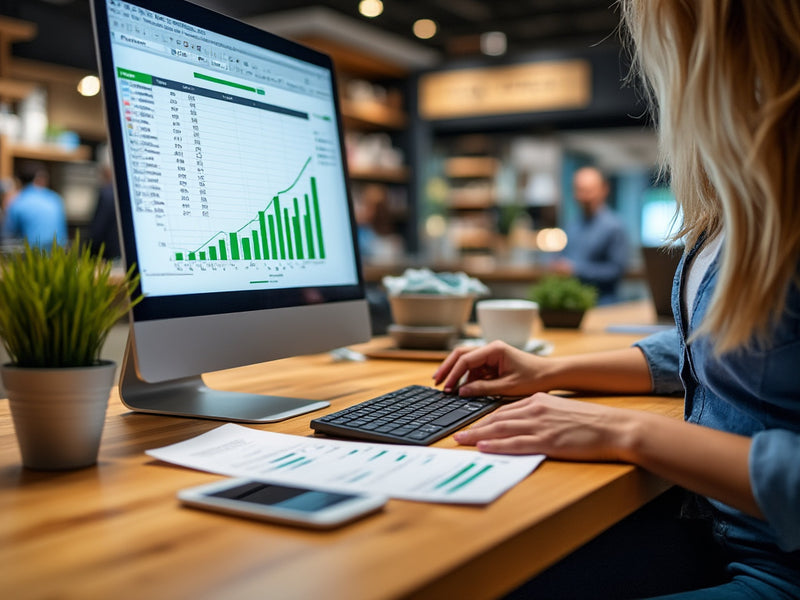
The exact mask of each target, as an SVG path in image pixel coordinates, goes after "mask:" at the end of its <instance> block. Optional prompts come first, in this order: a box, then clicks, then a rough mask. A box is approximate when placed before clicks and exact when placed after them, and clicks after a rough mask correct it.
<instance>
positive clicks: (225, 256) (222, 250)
mask: <svg viewBox="0 0 800 600" xmlns="http://www.w3.org/2000/svg"><path fill="white" fill-rule="evenodd" d="M219 257H220V258H221V259H222V260H228V248H227V247H226V246H225V240H220V241H219Z"/></svg>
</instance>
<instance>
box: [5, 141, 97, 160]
mask: <svg viewBox="0 0 800 600" xmlns="http://www.w3.org/2000/svg"><path fill="white" fill-rule="evenodd" d="M9 152H10V153H11V154H12V155H13V156H14V157H15V158H25V159H30V160H42V161H57V162H84V161H88V160H91V158H92V152H91V148H89V147H88V146H79V147H77V148H75V149H67V148H64V147H62V146H59V145H58V144H37V145H35V146H31V145H27V144H19V143H12V144H9Z"/></svg>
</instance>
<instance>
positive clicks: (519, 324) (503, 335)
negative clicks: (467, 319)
mask: <svg viewBox="0 0 800 600" xmlns="http://www.w3.org/2000/svg"><path fill="white" fill-rule="evenodd" d="M475 311H476V313H477V315H478V325H480V328H481V335H482V336H483V339H484V340H486V342H491V341H494V340H502V341H504V342H506V343H507V344H510V345H511V346H515V347H517V348H524V347H525V345H526V344H527V343H528V340H529V339H530V337H531V335H532V334H533V328H534V325H535V324H536V319H537V317H538V315H539V305H538V304H536V302H531V301H529V300H514V299H509V300H481V301H480V302H478V303H477V304H476V305H475Z"/></svg>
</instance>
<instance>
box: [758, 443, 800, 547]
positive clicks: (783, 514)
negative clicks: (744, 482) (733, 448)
mask: <svg viewBox="0 0 800 600" xmlns="http://www.w3.org/2000/svg"><path fill="white" fill-rule="evenodd" d="M750 485H751V486H752V487H753V495H754V496H755V499H756V502H757V503H758V506H759V508H760V509H761V512H762V513H763V515H764V518H765V519H766V520H767V522H768V523H769V524H770V525H771V526H772V528H773V529H774V530H775V533H776V536H777V539H778V545H779V546H780V547H781V549H782V550H785V551H787V552H788V551H793V550H798V549H800V434H797V433H793V432H791V431H786V430H783V429H768V430H766V431H760V432H758V433H757V434H755V435H754V436H753V441H752V444H751V446H750Z"/></svg>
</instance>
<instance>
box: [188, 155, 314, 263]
mask: <svg viewBox="0 0 800 600" xmlns="http://www.w3.org/2000/svg"><path fill="white" fill-rule="evenodd" d="M310 162H311V158H310V157H309V158H308V160H306V162H305V164H304V165H303V167H302V169H301V170H300V172H299V174H298V175H297V177H296V178H295V179H294V181H293V183H292V184H291V185H290V186H289V187H287V188H286V189H283V190H280V191H278V192H276V193H275V194H273V195H272V196H271V198H270V199H269V201H268V202H267V203H266V206H265V207H264V208H263V210H258V211H257V212H256V213H255V214H254V215H253V217H252V218H251V219H250V220H249V221H247V222H246V223H244V224H243V225H242V226H241V227H240V228H239V229H237V230H235V231H219V232H217V233H215V234H214V235H213V236H211V237H210V238H209V239H208V240H207V241H206V242H204V243H203V244H201V245H200V246H198V247H196V248H183V249H181V250H179V251H175V252H174V260H175V261H176V262H184V261H198V260H199V261H209V262H214V261H248V262H252V261H254V260H263V261H287V260H289V261H301V260H313V259H324V258H325V241H324V239H323V232H322V231H323V230H322V223H323V217H322V214H321V213H320V198H319V192H318V189H317V180H316V178H315V177H314V176H312V175H306V170H307V168H308V166H309V164H310ZM303 188H305V189H303Z"/></svg>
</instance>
